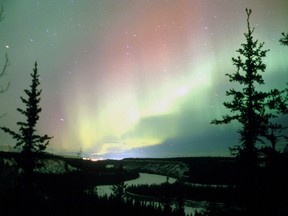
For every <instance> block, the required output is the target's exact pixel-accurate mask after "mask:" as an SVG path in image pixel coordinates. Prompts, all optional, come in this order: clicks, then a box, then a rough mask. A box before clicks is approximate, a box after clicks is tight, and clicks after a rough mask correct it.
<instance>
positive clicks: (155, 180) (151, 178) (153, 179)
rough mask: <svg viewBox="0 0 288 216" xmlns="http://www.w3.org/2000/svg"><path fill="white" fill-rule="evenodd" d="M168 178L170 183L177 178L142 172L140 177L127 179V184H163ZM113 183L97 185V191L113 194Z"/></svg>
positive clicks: (102, 193) (100, 193) (99, 193)
mask: <svg viewBox="0 0 288 216" xmlns="http://www.w3.org/2000/svg"><path fill="white" fill-rule="evenodd" d="M167 180H168V182H169V183H174V182H175V181H176V179H175V178H168V179H167V177H166V176H162V175H156V174H148V173H140V176H139V178H137V179H133V180H129V181H125V184H126V185H127V186H131V185H141V184H149V185H150V184H162V183H164V182H166V181H167ZM111 187H112V185H100V186H97V192H98V195H99V196H103V195H108V196H109V195H111V193H112V190H111Z"/></svg>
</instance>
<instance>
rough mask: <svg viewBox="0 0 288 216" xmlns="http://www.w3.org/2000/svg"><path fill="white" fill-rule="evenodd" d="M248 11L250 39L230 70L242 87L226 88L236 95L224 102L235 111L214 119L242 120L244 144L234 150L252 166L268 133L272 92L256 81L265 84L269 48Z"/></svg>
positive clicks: (242, 45)
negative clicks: (260, 87) (256, 32)
mask: <svg viewBox="0 0 288 216" xmlns="http://www.w3.org/2000/svg"><path fill="white" fill-rule="evenodd" d="M246 13H247V29H248V32H247V33H245V34H244V36H245V39H246V43H243V44H241V48H240V49H238V50H237V52H238V53H239V54H240V55H239V56H238V57H236V58H232V62H233V65H235V66H236V68H237V71H236V72H235V73H233V74H226V76H228V77H229V81H230V82H237V83H238V84H240V86H241V87H242V89H241V90H235V89H230V90H228V91H226V95H227V96H232V98H233V99H232V101H231V102H224V103H223V105H224V106H225V107H226V108H227V109H229V110H230V111H231V114H230V115H225V116H223V117H222V118H223V119H222V120H213V121H212V122H211V123H212V124H229V123H231V122H232V121H238V122H239V123H240V124H241V125H242V128H241V129H240V130H239V131H238V132H239V134H240V141H241V145H237V146H236V147H235V148H231V149H232V152H234V153H235V154H236V155H238V156H240V157H241V158H242V159H243V160H244V161H245V162H246V163H247V165H248V166H255V165H256V159H257V154H258V151H257V148H256V143H257V142H258V141H260V142H261V141H262V140H261V136H264V135H265V134H266V131H267V124H268V119H269V117H271V114H267V113H266V112H265V111H266V109H267V104H266V99H267V98H268V96H269V95H268V93H265V92H259V91H257V90H256V85H263V84H264V80H263V78H262V75H261V74H260V72H265V70H266V65H265V64H264V63H263V58H264V57H266V53H267V52H268V51H269V50H264V49H263V46H264V43H259V42H258V40H254V38H253V32H254V28H252V29H251V27H250V23H249V19H250V15H251V13H252V11H251V10H248V9H246Z"/></svg>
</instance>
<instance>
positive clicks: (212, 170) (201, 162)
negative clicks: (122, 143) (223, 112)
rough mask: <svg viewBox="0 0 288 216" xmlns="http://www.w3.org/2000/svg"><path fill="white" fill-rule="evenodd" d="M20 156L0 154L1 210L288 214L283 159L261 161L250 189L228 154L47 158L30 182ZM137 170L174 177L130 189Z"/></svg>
mask: <svg viewBox="0 0 288 216" xmlns="http://www.w3.org/2000/svg"><path fill="white" fill-rule="evenodd" d="M19 157H20V156H19V154H17V153H5V152H1V153H0V206H1V209H0V212H1V215H183V216H184V215H185V213H184V208H185V205H187V204H189V205H193V201H198V202H203V201H205V202H206V203H208V205H206V206H205V209H204V210H203V211H198V212H197V211H196V212H195V213H193V216H197V215H198V216H201V215H207V216H208V215H215V216H217V215H233V216H237V215H239V216H240V215H241V216H242V215H263V216H264V215H265V216H266V215H267V216H268V215H273V216H274V215H275V216H276V215H279V216H280V215H281V216H282V215H283V216H284V215H287V213H288V202H287V199H285V198H283V197H287V193H288V186H287V182H288V181H287V180H288V178H287V175H286V174H287V167H288V166H287V158H286V157H284V156H281V157H279V158H278V160H277V161H274V162H273V163H268V162H267V160H264V159H263V160H261V161H259V166H258V168H257V170H255V175H254V177H255V178H254V179H253V180H254V184H253V187H251V185H247V184H246V182H245V180H243V179H245V178H244V176H245V175H244V174H245V172H243V170H241V169H240V167H239V166H238V165H237V164H238V163H237V160H236V159H235V158H229V157H228V158H223V157H191V158H163V159H152V158H141V159H140V158H129V159H123V160H103V161H90V160H82V159H81V158H68V157H60V156H55V155H45V156H43V157H41V160H40V161H41V164H39V166H38V167H37V168H35V170H34V171H33V174H32V175H31V177H29V179H27V176H25V175H24V174H23V172H22V171H21V168H19V167H18V166H17V161H18V160H19ZM139 172H146V173H153V174H160V175H165V176H167V177H173V178H176V179H177V181H176V182H175V183H173V184H172V183H169V182H166V183H163V184H161V185H138V186H130V187H127V186H126V185H125V184H124V181H126V180H129V179H135V178H138V176H139ZM103 184H107V185H113V188H112V191H113V194H112V195H111V196H103V197H100V196H98V193H97V189H96V188H97V187H96V186H97V185H103ZM155 203H157V204H155ZM191 203H192V204H191ZM192 207H193V206H192ZM248 209H249V210H248ZM251 209H252V210H251ZM2 213H3V214H2Z"/></svg>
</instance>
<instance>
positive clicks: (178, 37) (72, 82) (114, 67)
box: [0, 0, 288, 158]
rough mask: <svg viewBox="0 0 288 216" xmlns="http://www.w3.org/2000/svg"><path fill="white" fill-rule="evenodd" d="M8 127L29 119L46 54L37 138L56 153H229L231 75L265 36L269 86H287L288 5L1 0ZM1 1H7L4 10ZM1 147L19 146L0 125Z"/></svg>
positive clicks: (4, 121) (0, 49) (0, 59)
mask: <svg viewBox="0 0 288 216" xmlns="http://www.w3.org/2000/svg"><path fill="white" fill-rule="evenodd" d="M0 2H1V4H2V5H3V7H4V16H5V19H4V20H3V21H2V22H1V23H0V65H3V64H4V60H5V58H4V57H5V52H7V53H8V56H9V60H10V63H11V64H10V66H9V68H8V70H7V73H8V74H7V76H5V77H4V78H3V79H1V80H0V84H1V85H5V83H7V82H8V81H10V82H11V86H10V88H9V90H8V91H7V92H6V93H5V94H2V95H0V101H1V107H0V114H3V113H7V115H6V116H5V117H3V118H1V119H0V124H1V125H2V126H6V127H10V128H11V129H14V130H17V129H18V127H17V125H16V122H17V121H19V120H24V119H23V116H21V114H20V113H18V112H17V111H16V108H17V107H21V108H23V104H22V102H21V100H20V96H25V94H24V91H23V90H24V89H27V88H29V85H30V83H31V77H30V75H29V74H30V73H31V72H32V69H33V67H34V63H35V61H36V60H37V62H38V66H39V73H40V78H41V85H40V87H41V89H42V90H43V92H42V98H41V106H42V108H43V110H42V112H41V114H40V121H39V123H38V133H39V134H40V135H44V134H48V135H49V136H54V138H53V139H52V140H51V142H50V145H49V146H48V151H50V152H53V153H63V152H66V153H67V152H70V153H71V154H74V153H75V152H79V151H80V150H82V152H83V153H89V154H90V156H91V157H95V158H107V157H110V158H122V157H172V156H200V155H201V156H208V155H229V150H228V146H233V145H235V144H237V143H238V138H239V136H238V134H237V133H236V130H237V128H238V125H237V124H236V123H235V124H232V125H221V126H217V125H211V124H210V122H211V120H213V119H215V118H218V119H219V118H221V115H223V114H226V113H227V110H225V109H224V106H223V104H222V103H223V102H224V101H225V100H229V98H227V97H226V96H225V91H226V90H228V89H229V88H231V87H232V84H231V83H229V82H228V78H227V77H226V76H225V74H226V73H232V72H235V70H236V68H235V67H234V66H233V65H232V61H231V58H232V57H236V56H237V53H236V50H237V49H238V48H240V44H241V43H244V42H245V38H244V35H243V34H244V32H246V29H247V27H246V12H245V8H250V9H252V11H253V13H252V16H251V26H253V27H255V28H256V29H255V34H254V37H255V38H257V39H259V41H260V42H265V48H266V49H270V52H268V55H267V58H266V59H265V63H266V64H267V70H266V72H265V74H264V79H265V82H266V85H265V86H264V89H265V88H267V89H269V88H280V89H281V88H284V87H285V84H286V82H288V78H287V72H288V71H287V70H288V61H287V54H288V49H287V47H284V46H281V45H280V44H279V39H280V38H281V33H282V32H288V24H287V18H288V1H287V0H273V1H271V0H241V1H240V0H213V1H211V0H49V1H48V0H46V1H45V0H25V1H23V0H1V1H0ZM1 4H0V5H1ZM0 138H1V139H0V145H1V146H2V148H4V147H5V148H6V147H7V145H12V146H13V145H14V144H15V141H13V140H12V139H11V137H10V136H9V135H8V134H4V133H3V132H0Z"/></svg>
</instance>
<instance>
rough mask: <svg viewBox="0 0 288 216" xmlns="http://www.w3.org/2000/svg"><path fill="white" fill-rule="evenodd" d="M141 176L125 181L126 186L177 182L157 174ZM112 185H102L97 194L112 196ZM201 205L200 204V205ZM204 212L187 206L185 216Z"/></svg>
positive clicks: (98, 187) (199, 208)
mask: <svg viewBox="0 0 288 216" xmlns="http://www.w3.org/2000/svg"><path fill="white" fill-rule="evenodd" d="M139 174H140V176H139V178H137V179H133V180H128V181H125V184H126V185H127V186H131V185H141V184H148V185H151V184H162V183H164V182H166V181H167V180H168V182H169V183H174V182H175V181H176V179H175V178H170V177H169V178H168V179H167V176H163V175H157V174H148V173H139ZM111 187H112V185H100V186H97V192H98V195H99V196H104V195H107V196H110V195H111V194H112V189H111ZM198 204H199V203H198ZM196 210H197V211H199V210H203V207H201V205H200V206H199V207H191V206H185V214H186V215H191V214H194V212H195V211H196Z"/></svg>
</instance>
